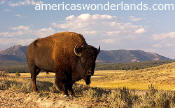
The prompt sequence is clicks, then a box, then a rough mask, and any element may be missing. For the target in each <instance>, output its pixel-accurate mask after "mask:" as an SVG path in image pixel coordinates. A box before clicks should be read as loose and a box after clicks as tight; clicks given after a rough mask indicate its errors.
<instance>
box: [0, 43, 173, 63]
mask: <svg viewBox="0 0 175 108" xmlns="http://www.w3.org/2000/svg"><path fill="white" fill-rule="evenodd" d="M26 47H27V46H21V45H16V46H13V47H10V48H8V49H5V50H2V51H0V64H2V63H13V62H22V63H23V62H26V56H25V54H26V53H25V52H26ZM159 60H161V61H169V60H171V59H170V58H167V57H164V56H161V55H159V54H156V53H151V52H144V51H142V50H102V51H101V52H100V54H99V56H98V58H97V62H102V63H125V62H143V61H159Z"/></svg>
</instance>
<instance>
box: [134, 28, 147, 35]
mask: <svg viewBox="0 0 175 108" xmlns="http://www.w3.org/2000/svg"><path fill="white" fill-rule="evenodd" d="M144 32H145V29H144V28H139V29H137V30H136V31H135V33H136V34H142V33H144Z"/></svg>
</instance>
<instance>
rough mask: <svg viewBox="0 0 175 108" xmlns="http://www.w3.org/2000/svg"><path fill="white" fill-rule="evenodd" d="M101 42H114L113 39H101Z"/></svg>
mask: <svg viewBox="0 0 175 108" xmlns="http://www.w3.org/2000/svg"><path fill="white" fill-rule="evenodd" d="M102 42H103V43H105V44H113V43H114V42H115V39H103V40H102Z"/></svg>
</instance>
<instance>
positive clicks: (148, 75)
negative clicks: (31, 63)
mask: <svg viewBox="0 0 175 108" xmlns="http://www.w3.org/2000/svg"><path fill="white" fill-rule="evenodd" d="M54 75H55V74H54V73H49V74H46V73H40V74H39V75H38V80H42V78H46V77H47V78H49V80H52V81H54V77H55V76H54ZM10 76H15V73H12V74H10ZM20 78H28V79H30V73H21V76H20V77H19V79H20ZM47 78H46V79H47ZM46 79H45V80H46ZM91 82H92V83H91V85H90V86H91V87H101V88H109V89H115V88H123V87H127V88H128V89H136V90H147V89H148V87H149V86H150V85H153V86H154V87H155V88H156V89H158V90H175V63H169V64H164V65H161V66H158V67H153V68H147V69H141V70H135V71H125V70H104V71H103V70H99V71H95V74H94V76H93V77H92V81H91ZM78 83H79V84H85V83H84V81H79V82H78Z"/></svg>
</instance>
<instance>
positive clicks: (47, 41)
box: [26, 32, 99, 95]
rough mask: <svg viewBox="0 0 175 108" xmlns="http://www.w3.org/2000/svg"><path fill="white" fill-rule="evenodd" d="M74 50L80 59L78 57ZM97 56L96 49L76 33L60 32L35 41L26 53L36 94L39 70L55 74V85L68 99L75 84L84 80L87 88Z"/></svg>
mask: <svg viewBox="0 0 175 108" xmlns="http://www.w3.org/2000/svg"><path fill="white" fill-rule="evenodd" d="M75 46H77V48H78V51H79V53H81V57H79V56H77V55H75V53H74V48H75ZM81 46H83V47H81ZM98 53H99V51H98V50H97V49H96V48H94V47H93V46H90V45H87V43H86V41H85V39H84V37H83V36H82V35H80V34H77V33H73V32H61V33H57V34H54V35H51V36H48V37H46V38H40V39H37V40H35V41H34V42H32V43H31V44H30V45H29V46H28V48H27V52H26V56H27V61H28V67H29V70H30V72H31V78H32V89H33V91H37V87H36V76H37V75H38V74H39V72H40V70H45V71H48V72H55V75H56V79H55V83H56V85H57V86H58V88H59V89H60V90H62V91H64V93H65V94H66V95H68V90H70V91H71V94H73V90H72V85H73V83H74V82H75V81H78V80H80V79H85V81H86V84H89V83H90V77H91V75H93V73H94V68H95V60H96V57H97V55H98Z"/></svg>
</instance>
